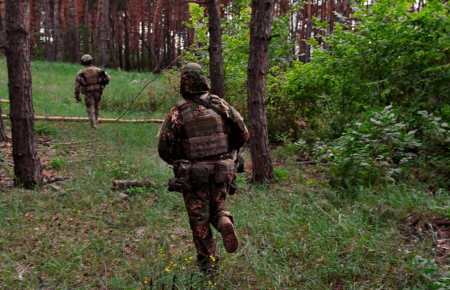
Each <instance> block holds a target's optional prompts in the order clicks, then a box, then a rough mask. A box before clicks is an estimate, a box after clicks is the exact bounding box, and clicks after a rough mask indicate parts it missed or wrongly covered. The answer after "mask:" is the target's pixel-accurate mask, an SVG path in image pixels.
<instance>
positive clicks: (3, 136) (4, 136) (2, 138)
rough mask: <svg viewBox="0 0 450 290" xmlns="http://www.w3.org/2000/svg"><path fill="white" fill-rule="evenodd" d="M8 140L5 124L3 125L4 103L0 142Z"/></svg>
mask: <svg viewBox="0 0 450 290" xmlns="http://www.w3.org/2000/svg"><path fill="white" fill-rule="evenodd" d="M6 140H8V138H7V137H6V132H5V124H3V116H2V103H1V102H0V142H3V141H6Z"/></svg>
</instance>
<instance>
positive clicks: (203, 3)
mask: <svg viewBox="0 0 450 290" xmlns="http://www.w3.org/2000/svg"><path fill="white" fill-rule="evenodd" d="M184 3H196V4H200V5H206V1H196V0H187V1H184Z"/></svg>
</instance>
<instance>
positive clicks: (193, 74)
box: [180, 62, 210, 96]
mask: <svg viewBox="0 0 450 290" xmlns="http://www.w3.org/2000/svg"><path fill="white" fill-rule="evenodd" d="M209 89H210V88H209V84H208V80H207V79H206V76H205V73H204V72H203V69H202V67H201V66H200V65H199V64H198V63H195V62H190V63H188V64H187V65H185V66H184V67H183V70H182V71H181V83H180V93H181V94H182V95H183V96H185V95H190V94H204V93H207V92H208V91H209Z"/></svg>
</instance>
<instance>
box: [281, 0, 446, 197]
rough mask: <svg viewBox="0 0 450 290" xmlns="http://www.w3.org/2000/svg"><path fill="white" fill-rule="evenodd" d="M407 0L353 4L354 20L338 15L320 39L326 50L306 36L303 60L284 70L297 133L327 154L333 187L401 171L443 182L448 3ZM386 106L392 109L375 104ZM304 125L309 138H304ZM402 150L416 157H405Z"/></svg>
mask: <svg viewBox="0 0 450 290" xmlns="http://www.w3.org/2000/svg"><path fill="white" fill-rule="evenodd" d="M413 4H414V3H413V2H411V1H393V0H380V1H377V2H374V3H371V5H370V6H369V7H367V6H366V5H358V4H355V6H354V7H353V10H354V11H355V12H354V15H352V19H356V20H355V21H354V22H352V23H350V22H347V20H348V19H346V18H345V17H342V16H338V17H340V23H336V24H335V31H334V32H333V33H332V34H330V35H326V36H325V37H324V41H325V42H326V43H328V45H329V49H322V48H320V47H319V46H318V45H317V41H315V40H311V41H310V44H311V45H312V46H313V50H312V51H313V53H312V55H313V57H312V60H311V63H308V64H303V63H299V62H294V63H293V66H292V67H291V68H289V69H288V71H287V73H286V80H285V83H286V86H285V87H284V93H285V95H286V96H289V99H290V100H291V102H292V104H294V105H293V106H291V107H295V106H297V108H298V110H297V111H296V114H297V115H296V118H298V119H297V120H299V121H301V122H304V123H305V124H306V126H303V130H302V131H301V132H300V133H299V134H297V135H301V136H302V137H303V139H307V140H314V139H315V138H317V137H319V138H320V140H321V141H320V142H319V143H317V144H320V146H319V145H316V146H318V147H320V148H321V149H320V150H316V151H318V152H321V151H322V152H321V154H322V153H326V152H328V151H329V152H328V153H329V154H333V157H332V158H331V156H330V155H327V157H326V158H328V159H329V160H330V170H329V174H330V175H331V176H332V182H333V184H335V185H337V186H341V187H345V188H349V187H351V186H353V185H357V184H360V185H365V186H367V185H373V184H386V183H392V182H394V181H396V180H403V181H405V178H408V179H411V180H418V181H421V182H425V183H427V184H428V185H430V186H432V187H434V189H436V188H438V187H441V188H448V186H447V185H446V184H448V183H450V180H449V179H448V177H446V176H448V174H447V173H448V172H449V168H448V166H446V165H445V164H446V162H445V161H446V160H448V158H449V156H448V152H449V151H450V150H449V145H450V144H449V141H450V138H449V129H450V128H448V124H449V123H450V113H449V108H450V99H449V98H448V97H447V96H448V95H449V94H450V86H448V83H450V50H449V47H450V18H449V15H450V14H449V13H448V12H449V11H450V10H449V7H447V6H444V5H443V4H442V3H441V2H439V1H431V2H427V5H426V8H424V9H422V10H421V11H420V12H414V13H411V12H410V7H411V5H413ZM316 24H317V25H319V26H320V27H321V29H324V28H325V27H326V26H328V24H327V23H320V22H317V20H316ZM324 31H325V32H326V30H324ZM389 106H392V107H394V108H395V111H394V110H392V109H389V110H392V112H388V110H387V109H384V110H383V109H381V108H384V107H387V108H389ZM390 114H393V116H394V117H393V118H394V119H395V120H394V119H392V120H389V118H388V116H390ZM371 119H373V120H375V121H376V122H374V121H371ZM355 120H357V121H356V122H355ZM377 122H378V123H377ZM380 122H381V123H380ZM314 123H316V125H319V127H317V126H316V125H314ZM310 128H314V129H315V130H314V133H313V135H309V134H306V135H305V133H304V132H305V131H306V130H308V129H310ZM307 135H309V136H308V138H305V137H307ZM314 135H315V136H314ZM296 138H299V136H296ZM419 143H420V144H421V147H420V150H419V149H418V147H417V146H418V144H419ZM316 149H317V148H316ZM321 154H318V155H317V156H320V155H321ZM408 154H409V155H410V154H414V156H415V160H414V162H412V160H411V158H410V159H409V160H410V161H408V162H405V159H404V158H405V156H407V155H408ZM412 156H413V155H410V157H412ZM431 160H434V161H431ZM441 160H444V161H442V162H441ZM412 173H413V174H414V175H415V178H413V177H411V176H410V175H411V174H412ZM433 179H434V181H433ZM431 184H432V185H431Z"/></svg>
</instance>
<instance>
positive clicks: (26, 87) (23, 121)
mask: <svg viewBox="0 0 450 290" xmlns="http://www.w3.org/2000/svg"><path fill="white" fill-rule="evenodd" d="M29 4H30V3H29V0H5V5H6V23H7V27H6V35H7V41H8V46H7V47H6V61H7V66H8V85H9V100H10V105H11V131H12V147H13V160H14V174H15V178H16V179H15V180H16V183H18V184H23V186H24V187H25V188H32V187H33V185H35V184H37V183H38V182H39V181H40V180H41V162H40V160H39V157H38V155H37V151H36V146H35V132H34V110H33V100H32V81H31V67H30V58H29V56H30V52H29V48H30V45H29V44H30V33H29Z"/></svg>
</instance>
